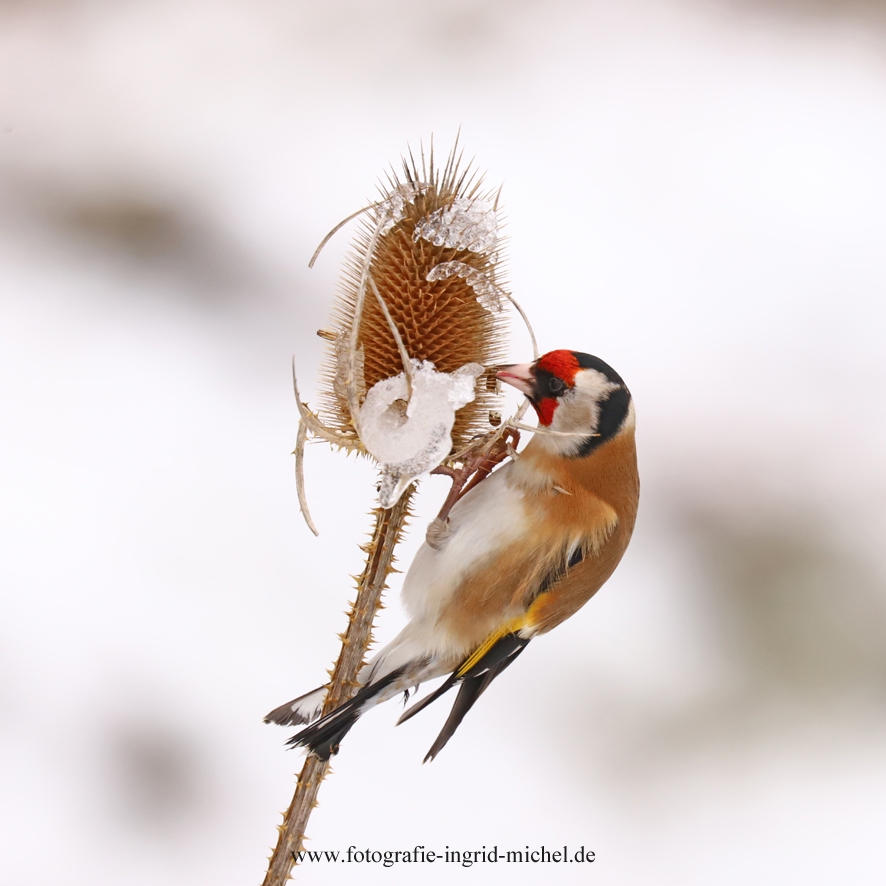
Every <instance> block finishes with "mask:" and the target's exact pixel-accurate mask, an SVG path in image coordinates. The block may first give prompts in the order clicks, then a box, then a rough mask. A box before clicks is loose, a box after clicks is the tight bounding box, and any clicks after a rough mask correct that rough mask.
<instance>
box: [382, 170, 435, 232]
mask: <svg viewBox="0 0 886 886" xmlns="http://www.w3.org/2000/svg"><path fill="white" fill-rule="evenodd" d="M426 187H427V185H423V184H415V185H413V184H411V183H409V182H406V183H404V184H399V185H397V186H396V187H395V188H394V190H393V191H391V193H390V194H388V195H387V196H386V197H385V198H384V200H380V201H379V202H378V203H376V204H375V221H376V224H377V225H378V232H379V234H380V235H382V236H384V235H385V234H387V233H388V231H390V230H391V228H393V227H394V225H396V224H397V222H399V221H402V220H403V219H404V218H405V217H406V204H407V203H412V201H413V200H415V198H416V196H417V195H418V194H419V193H420V192H421V191H422V190H423V189H424V188H426Z"/></svg>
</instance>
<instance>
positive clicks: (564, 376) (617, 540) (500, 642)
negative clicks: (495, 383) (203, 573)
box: [265, 349, 640, 762]
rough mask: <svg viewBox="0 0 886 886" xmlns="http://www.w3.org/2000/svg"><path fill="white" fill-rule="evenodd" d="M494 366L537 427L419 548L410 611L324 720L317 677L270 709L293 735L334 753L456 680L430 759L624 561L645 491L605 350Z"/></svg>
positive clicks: (409, 588)
mask: <svg viewBox="0 0 886 886" xmlns="http://www.w3.org/2000/svg"><path fill="white" fill-rule="evenodd" d="M497 370H498V371H497V372H496V378H498V379H499V380H500V381H502V382H504V383H506V384H509V385H512V386H513V387H515V388H517V390H518V391H520V392H522V393H523V394H524V395H525V396H526V397H527V398H528V400H529V402H530V404H531V405H532V407H533V408H534V410H535V412H536V414H537V416H538V433H536V434H534V436H533V437H532V439H531V440H530V441H529V443H528V444H527V445H526V446H525V447H524V448H523V449H522V451H521V452H520V453H519V454H518V455H517V457H516V458H514V459H512V460H510V461H507V462H506V463H504V464H502V465H500V466H499V467H498V468H497V469H496V470H494V471H493V472H492V473H491V474H489V476H488V477H486V478H485V479H484V480H483V481H482V482H480V483H478V484H476V485H475V486H474V487H473V488H471V489H469V491H468V492H467V493H466V494H465V495H464V496H463V497H462V498H460V499H459V500H458V501H457V502H456V504H455V506H454V507H453V508H452V510H451V511H450V513H449V515H448V517H447V518H446V520H445V524H444V525H443V526H442V527H438V529H439V531H438V532H436V533H435V534H434V536H433V538H431V537H430V535H429V538H428V539H426V541H425V542H424V543H423V544H422V545H421V547H420V548H419V550H418V552H417V553H416V555H415V558H414V560H413V561H412V564H411V565H410V567H409V569H408V570H407V573H406V575H405V577H404V580H403V588H402V591H401V597H402V600H403V603H404V605H405V608H406V611H407V613H408V614H409V616H410V620H409V622H408V623H407V625H406V626H405V627H404V628H403V630H402V631H401V632H400V633H399V634H398V635H397V637H395V638H394V640H393V641H391V642H390V643H389V644H388V645H387V646H385V647H384V648H382V649H381V650H380V651H379V652H378V653H377V654H376V655H375V656H374V657H373V658H372V659H371V660H369V661H368V662H367V663H366V664H365V665H364V666H363V668H362V670H361V671H360V674H359V676H358V681H359V683H360V684H361V688H360V689H359V690H358V691H357V693H356V694H355V695H354V696H353V698H351V699H350V700H349V701H347V702H345V703H344V704H342V705H340V706H339V707H338V708H336V709H334V710H333V711H331V712H330V713H328V714H327V715H326V716H324V717H320V712H321V709H322V706H323V701H324V699H325V696H326V688H325V687H320V688H318V689H315V690H313V691H311V692H308V693H306V694H304V695H302V696H299V697H298V698H296V699H293V700H292V701H290V702H287V703H286V704H284V705H281V706H280V707H278V708H276V709H275V710H273V711H271V712H270V713H269V714H268V715H267V716H266V717H265V722H266V723H277V724H279V725H284V726H292V725H304V727H305V728H303V729H302V730H301V731H300V732H298V733H297V734H296V735H294V736H293V737H292V738H291V739H289V741H288V742H287V744H288V745H290V746H292V747H303V748H306V749H307V750H308V752H309V753H312V754H314V755H316V756H317V757H319V758H320V759H321V760H328V759H329V758H330V757H331V756H332V755H333V754H335V753H337V752H338V750H339V744H340V742H341V740H342V738H343V737H344V736H345V734H346V733H347V732H348V731H349V730H350V729H351V728H352V727H353V726H354V724H355V723H356V722H357V720H358V719H359V718H360V717H361V716H362V715H363V714H364V713H365V712H366V711H367V710H369V709H370V708H372V707H374V706H376V705H378V704H380V703H382V702H385V701H387V700H389V699H390V698H393V697H396V696H398V695H400V694H401V693H402V694H404V695H405V697H406V698H407V699H408V698H409V692H410V690H412V689H416V690H417V687H418V686H419V685H420V684H422V683H424V682H426V681H428V680H433V679H434V678H437V677H441V676H446V680H444V681H443V683H442V684H441V685H440V686H439V687H438V688H437V689H436V690H434V691H433V692H431V693H430V694H429V695H427V696H425V697H424V698H423V699H421V700H420V701H418V702H416V703H415V704H413V705H412V706H411V707H409V708H407V709H406V710H405V712H404V713H403V715H402V716H401V717H400V719H399V720H398V724H399V723H403V722H405V721H406V720H409V719H410V718H411V717H413V716H414V715H415V714H417V713H418V712H419V711H421V710H423V709H424V708H425V707H427V706H428V705H429V704H431V703H432V702H434V701H436V700H437V699H439V698H440V697H441V696H443V695H444V694H446V693H447V692H448V691H449V690H450V689H453V688H455V687H458V692H457V694H456V697H455V701H454V703H453V706H452V708H451V711H450V713H449V717H448V719H447V720H446V722H445V724H444V726H443V728H442V730H441V732H440V734H439V736H438V737H437V739H436V741H435V742H434V744H433V746H432V747H431V748H430V750H429V751H428V753H427V755H426V756H425V758H424V761H425V762H428V761H429V760H432V759H434V757H436V756H437V755H438V754H439V752H440V751H441V750H442V749H443V747H444V745H445V744H446V743H447V742H448V741H449V739H450V738H451V737H452V735H453V733H454V732H455V731H456V729H457V728H458V726H459V725H460V724H461V722H462V720H463V719H464V717H465V715H466V714H467V712H468V711H469V710H470V709H471V707H472V706H473V705H474V703H475V702H476V701H477V699H478V698H479V697H480V696H481V695H482V694H483V692H484V691H485V690H486V689H487V687H488V686H489V684H490V683H491V682H492V681H493V680H494V679H495V678H496V677H497V676H498V675H499V674H501V673H502V671H504V670H505V668H507V667H508V666H510V665H511V664H512V663H513V662H514V660H515V659H516V658H517V656H518V655H520V654H521V653H522V652H523V650H524V649H525V648H526V647H527V646H528V644H529V643H530V642H531V641H532V640H533V639H534V638H535V637H537V636H540V635H541V634H545V633H547V632H548V631H550V630H551V629H552V628H555V627H556V626H557V625H559V624H561V623H562V622H563V621H565V620H566V619H567V618H569V617H570V616H572V615H574V614H575V613H576V612H577V611H578V610H579V609H580V608H581V607H582V606H584V604H585V603H587V601H588V600H589V599H590V598H591V597H592V596H593V595H594V594H595V593H596V592H597V591H598V590H599V589H600V588H601V587H602V585H603V584H604V583H605V582H606V581H607V580H608V579H609V577H610V576H611V575H612V573H613V571H614V570H615V568H616V566H617V565H618V563H619V562H620V560H621V559H622V555H623V554H624V552H625V550H626V548H627V546H628V542H629V541H630V538H631V533H632V532H633V528H634V522H635V519H636V514H637V505H638V501H639V494H640V483H639V476H638V472H637V452H636V444H635V425H636V417H635V412H634V403H633V399H632V397H631V393H630V391H629V390H628V388H627V386H626V385H625V383H624V381H623V379H622V378H621V376H620V375H619V374H618V373H617V372H616V371H615V370H614V369H613V368H612V367H611V366H609V365H608V364H607V363H605V362H604V361H603V360H601V359H600V358H598V357H594V356H592V355H590V354H586V353H583V352H580V351H572V350H565V349H561V350H555V351H550V352H548V353H546V354H544V355H542V356H541V357H539V358H538V359H536V360H534V361H533V362H531V363H523V364H512V365H508V366H502V367H497ZM318 718H319V719H318Z"/></svg>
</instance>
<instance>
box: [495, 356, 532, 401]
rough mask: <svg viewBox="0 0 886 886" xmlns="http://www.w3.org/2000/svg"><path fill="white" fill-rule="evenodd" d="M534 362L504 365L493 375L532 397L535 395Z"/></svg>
mask: <svg viewBox="0 0 886 886" xmlns="http://www.w3.org/2000/svg"><path fill="white" fill-rule="evenodd" d="M534 370H535V364H534V363H514V364H513V365H512V366H504V367H502V369H500V370H499V371H498V372H496V373H495V377H496V378H497V379H499V380H500V381H503V382H505V384H509V385H513V386H514V387H515V388H516V389H517V390H518V391H520V392H522V393H523V394H525V395H526V396H527V397H529V398H530V399H532V397H533V396H534V395H535V371H534Z"/></svg>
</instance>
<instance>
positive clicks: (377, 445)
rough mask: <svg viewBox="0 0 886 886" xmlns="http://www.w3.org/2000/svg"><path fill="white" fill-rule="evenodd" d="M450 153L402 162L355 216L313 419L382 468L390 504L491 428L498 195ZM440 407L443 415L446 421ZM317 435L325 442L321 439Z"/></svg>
mask: <svg viewBox="0 0 886 886" xmlns="http://www.w3.org/2000/svg"><path fill="white" fill-rule="evenodd" d="M459 160H460V157H459V156H458V155H456V153H455V151H453V153H452V154H450V155H449V158H448V159H447V161H446V164H445V166H444V167H443V169H442V170H441V169H440V168H438V167H436V166H435V165H434V159H433V152H431V154H430V156H429V158H428V160H427V161H426V158H425V156H424V153H422V154H421V156H420V163H416V161H415V159H414V158H412V156H411V155H410V158H409V159H408V160H404V163H403V175H402V178H400V177H398V176H397V175H396V174H394V173H392V174H391V175H389V176H388V180H387V182H386V183H385V185H384V186H383V187H380V191H381V199H379V200H378V201H377V202H375V203H374V204H372V205H371V206H370V207H369V208H368V209H367V211H366V212H365V213H364V214H363V220H362V227H361V230H360V232H359V234H358V236H357V240H356V243H355V244H354V248H353V251H352V253H351V255H350V256H349V258H348V260H347V263H346V267H345V273H344V278H343V282H342V286H341V291H340V293H339V296H338V299H337V301H336V303H335V305H334V309H333V317H332V324H331V326H332V328H331V329H329V330H322V331H321V333H320V334H321V335H323V337H324V338H326V339H328V340H329V341H330V353H329V355H328V359H327V361H326V365H325V367H324V373H323V381H324V389H323V390H322V391H321V400H322V407H321V408H322V412H321V415H322V419H323V422H324V424H325V426H326V427H327V428H328V429H329V430H331V431H332V432H333V433H334V435H335V441H334V442H336V443H338V444H339V445H343V446H346V447H347V448H352V449H357V450H359V451H363V452H368V453H369V454H370V455H372V456H374V457H375V458H376V460H377V461H378V462H379V463H380V465H381V468H382V484H381V503H382V505H383V506H385V507H389V506H390V505H392V504H393V503H394V501H396V500H397V498H398V497H399V495H400V494H401V493H402V492H403V490H404V489H405V488H406V487H407V486H408V485H409V483H411V482H412V480H414V479H415V478H416V477H418V476H420V475H421V474H423V473H425V472H427V471H428V470H431V469H432V468H434V467H436V466H437V465H438V464H440V463H441V462H442V461H444V460H445V459H446V458H447V456H449V454H450V452H451V451H453V450H454V451H455V452H458V451H459V450H461V449H463V448H464V447H465V446H466V445H467V444H468V441H469V440H471V438H472V437H474V436H475V435H478V434H484V433H488V432H489V431H490V430H493V428H494V426H493V424H491V422H490V412H491V411H493V407H494V406H495V405H496V404H495V402H494V398H495V397H496V393H495V391H496V388H495V386H494V385H490V384H489V383H488V381H489V376H488V374H484V373H485V367H488V366H490V365H493V364H496V363H500V362H501V359H502V345H503V335H504V327H505V313H504V310H503V302H505V301H507V300H508V298H509V296H508V294H507V293H506V292H505V291H504V290H503V289H502V283H503V280H502V261H503V257H502V240H501V236H500V225H501V220H500V218H499V210H498V202H497V194H496V193H495V192H491V191H488V190H485V189H484V187H483V182H482V177H480V176H477V175H476V174H475V173H474V172H473V171H472V170H471V168H470V165H469V164H468V165H467V166H466V167H464V168H460V163H459ZM447 413H448V417H447ZM327 439H329V438H328V437H327Z"/></svg>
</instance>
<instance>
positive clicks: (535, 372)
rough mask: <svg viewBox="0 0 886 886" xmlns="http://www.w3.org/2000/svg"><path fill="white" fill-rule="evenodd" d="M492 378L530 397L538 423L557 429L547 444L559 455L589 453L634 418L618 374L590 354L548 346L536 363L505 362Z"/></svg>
mask: <svg viewBox="0 0 886 886" xmlns="http://www.w3.org/2000/svg"><path fill="white" fill-rule="evenodd" d="M496 377H497V378H498V379H500V380H501V381H503V382H506V383H507V384H509V385H513V386H514V387H515V388H517V390H518V391H522V392H523V393H524V394H525V395H526V396H527V397H528V398H529V402H530V403H531V404H532V406H533V408H534V409H535V411H536V413H537V414H538V423H539V425H541V426H542V427H544V428H547V429H548V430H551V431H555V432H556V434H555V435H551V436H548V437H547V441H548V443H549V445H550V447H551V448H553V449H556V450H557V451H558V452H560V453H561V454H562V455H566V456H584V455H587V454H589V453H590V452H592V451H593V450H594V449H596V448H597V447H598V446H600V445H601V444H602V443H605V442H606V441H607V440H610V439H612V438H613V437H614V436H616V435H617V434H618V433H619V432H620V431H621V430H622V429H623V428H625V429H626V428H627V426H628V425H629V424H630V425H632V423H633V420H634V419H633V416H634V410H633V406H632V403H631V393H630V391H629V390H628V388H627V386H626V385H625V383H624V381H623V380H622V377H621V376H620V375H619V374H618V373H617V372H616V371H615V370H614V369H613V368H612V367H611V366H610V365H609V364H608V363H604V362H603V361H602V360H601V359H600V358H599V357H593V356H591V355H590V354H583V353H581V352H580V351H566V350H559V351H549V352H548V353H547V354H544V355H543V356H541V357H539V358H538V360H536V361H535V362H534V363H515V364H514V365H512V366H503V367H502V368H501V369H500V370H499V372H497V373H496Z"/></svg>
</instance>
